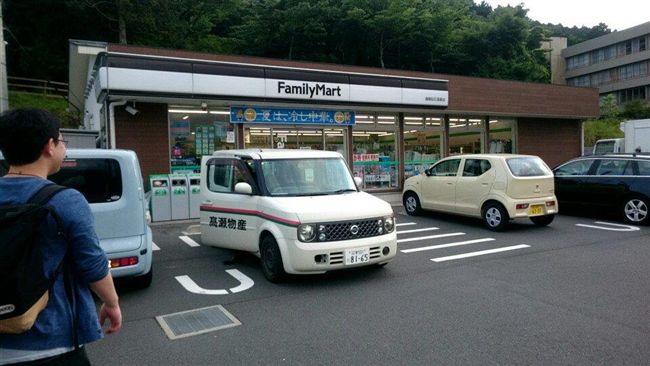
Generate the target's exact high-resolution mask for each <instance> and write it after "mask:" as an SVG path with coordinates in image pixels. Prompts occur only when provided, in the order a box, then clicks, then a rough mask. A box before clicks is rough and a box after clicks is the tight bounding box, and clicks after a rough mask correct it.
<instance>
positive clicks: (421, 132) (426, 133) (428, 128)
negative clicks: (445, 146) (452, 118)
mask: <svg viewBox="0 0 650 366" xmlns="http://www.w3.org/2000/svg"><path fill="white" fill-rule="evenodd" d="M442 136H443V117H436V116H417V115H406V116H404V178H408V177H412V176H414V175H418V174H420V173H421V172H423V171H424V170H425V169H427V168H428V167H430V166H431V165H432V164H433V163H435V162H437V161H438V160H440V158H441V146H442Z"/></svg>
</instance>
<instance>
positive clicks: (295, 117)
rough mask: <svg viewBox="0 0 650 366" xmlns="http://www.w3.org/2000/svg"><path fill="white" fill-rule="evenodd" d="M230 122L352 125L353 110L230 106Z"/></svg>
mask: <svg viewBox="0 0 650 366" xmlns="http://www.w3.org/2000/svg"><path fill="white" fill-rule="evenodd" d="M230 122H231V123H252V124H286V125H335V126H354V112H352V111H336V110H324V109H296V108H291V109H284V108H265V107H230Z"/></svg>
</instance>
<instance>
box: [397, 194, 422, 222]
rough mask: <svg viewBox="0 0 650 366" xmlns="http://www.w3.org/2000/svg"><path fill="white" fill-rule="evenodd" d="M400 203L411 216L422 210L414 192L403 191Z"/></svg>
mask: <svg viewBox="0 0 650 366" xmlns="http://www.w3.org/2000/svg"><path fill="white" fill-rule="evenodd" d="M402 203H403V204H404V209H405V210H406V213H407V214H409V215H411V216H417V215H419V214H420V213H421V212H422V206H421V205H420V199H419V198H418V195H417V194H415V193H414V192H410V191H409V192H406V193H404V197H403V198H402Z"/></svg>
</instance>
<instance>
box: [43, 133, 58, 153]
mask: <svg viewBox="0 0 650 366" xmlns="http://www.w3.org/2000/svg"><path fill="white" fill-rule="evenodd" d="M55 150H56V144H55V143H54V139H53V138H51V137H50V139H49V140H47V143H45V145H44V146H43V150H41V155H45V156H53V155H54V151H55Z"/></svg>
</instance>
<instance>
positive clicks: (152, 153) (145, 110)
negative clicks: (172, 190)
mask: <svg viewBox="0 0 650 366" xmlns="http://www.w3.org/2000/svg"><path fill="white" fill-rule="evenodd" d="M136 108H137V109H138V110H139V111H140V113H138V114H137V115H135V116H133V115H131V114H129V113H127V112H126V111H125V110H124V107H115V144H116V145H117V146H116V147H117V148H118V149H127V150H133V151H135V152H136V154H138V159H139V160H140V169H141V170H142V177H143V178H144V180H145V186H146V187H148V186H149V175H151V174H156V173H165V174H166V173H169V165H170V161H169V128H168V127H167V105H166V104H153V103H140V102H138V103H137V104H136Z"/></svg>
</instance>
